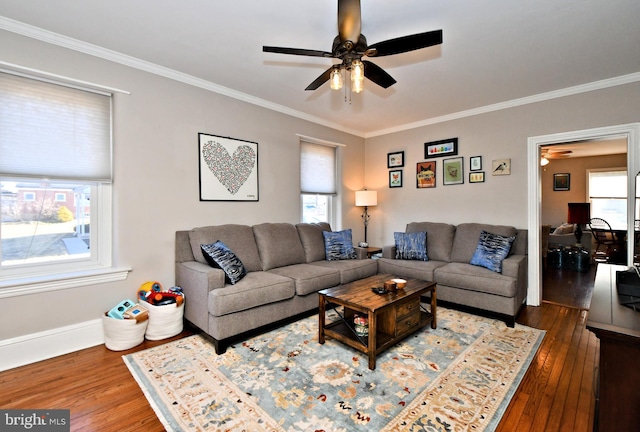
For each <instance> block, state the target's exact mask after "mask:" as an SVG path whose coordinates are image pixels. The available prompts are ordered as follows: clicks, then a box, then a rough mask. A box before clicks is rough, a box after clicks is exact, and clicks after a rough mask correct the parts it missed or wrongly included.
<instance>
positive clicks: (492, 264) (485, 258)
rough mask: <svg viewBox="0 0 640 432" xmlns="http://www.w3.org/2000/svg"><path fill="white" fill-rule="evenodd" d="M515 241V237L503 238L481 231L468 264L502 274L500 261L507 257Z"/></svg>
mask: <svg viewBox="0 0 640 432" xmlns="http://www.w3.org/2000/svg"><path fill="white" fill-rule="evenodd" d="M515 239H516V236H515V235H514V236H511V237H505V236H501V235H498V234H492V233H488V232H486V231H482V232H481V233H480V240H478V247H477V248H476V251H475V252H474V254H473V257H471V261H470V262H469V264H473V265H477V266H480V267H484V268H487V269H489V270H491V271H494V272H497V273H502V261H503V260H504V259H505V258H506V257H507V255H509V251H510V250H511V245H512V244H513V241H514V240H515Z"/></svg>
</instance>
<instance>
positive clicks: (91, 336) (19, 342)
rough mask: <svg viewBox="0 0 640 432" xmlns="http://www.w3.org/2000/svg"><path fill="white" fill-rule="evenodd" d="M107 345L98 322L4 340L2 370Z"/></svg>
mask: <svg viewBox="0 0 640 432" xmlns="http://www.w3.org/2000/svg"><path fill="white" fill-rule="evenodd" d="M102 343H104V333H103V330H102V320H101V319H96V320H91V321H85V322H82V323H78V324H73V325H70V326H66V327H59V328H55V329H52V330H47V331H43V332H39V333H32V334H28V335H24V336H19V337H16V338H12V339H6V340H3V341H0V371H5V370H7V369H13V368H15V367H19V366H24V365H27V364H30V363H35V362H38V361H41V360H46V359H50V358H53V357H57V356H59V355H62V354H68V353H70V352H74V351H79V350H81V349H85V348H89V347H92V346H96V345H100V344H102Z"/></svg>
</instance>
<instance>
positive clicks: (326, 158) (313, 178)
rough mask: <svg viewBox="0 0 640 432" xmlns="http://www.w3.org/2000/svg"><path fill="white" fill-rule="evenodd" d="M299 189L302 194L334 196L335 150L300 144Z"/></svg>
mask: <svg viewBox="0 0 640 432" xmlns="http://www.w3.org/2000/svg"><path fill="white" fill-rule="evenodd" d="M300 189H301V192H302V193H303V194H324V195H335V194H336V149H335V147H331V146H326V145H322V144H314V143H310V142H306V141H301V142H300Z"/></svg>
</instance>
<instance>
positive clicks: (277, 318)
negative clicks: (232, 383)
mask: <svg viewBox="0 0 640 432" xmlns="http://www.w3.org/2000/svg"><path fill="white" fill-rule="evenodd" d="M323 231H331V227H330V226H329V225H328V224H298V225H292V224H288V223H265V224H260V225H254V226H247V225H233V224H230V225H219V226H208V227H202V228H194V229H192V230H189V231H177V232H176V285H178V286H180V287H182V289H183V290H184V293H185V299H186V301H185V318H186V319H187V321H189V322H190V323H191V324H192V325H194V326H196V327H198V328H200V329H201V330H203V331H204V332H205V333H206V334H208V335H209V336H210V337H211V338H212V339H213V342H214V345H215V349H216V353H218V354H220V353H223V352H224V351H225V350H226V346H227V345H228V344H229V343H230V342H231V341H232V340H233V339H240V338H242V337H243V336H244V335H245V334H246V333H248V332H251V331H254V330H256V329H260V328H265V327H267V326H270V325H274V324H276V325H277V324H278V323H279V322H283V321H285V320H287V319H291V318H293V317H296V316H298V315H301V314H304V313H308V312H310V311H313V310H317V308H318V294H317V292H318V291H319V290H321V289H324V288H330V287H334V286H337V285H340V284H344V283H349V282H352V281H354V280H358V279H362V278H365V277H369V276H372V275H374V274H376V272H377V265H376V262H375V261H373V260H369V259H346V260H332V261H327V260H326V256H325V243H324V237H323V234H322V232H323ZM218 240H220V241H222V242H224V244H225V245H227V246H228V247H229V249H231V251H232V252H233V253H234V254H235V255H236V256H237V257H238V258H239V259H240V261H241V262H242V264H243V265H244V268H245V269H246V271H247V274H246V276H244V277H243V278H242V279H241V280H240V281H238V282H236V283H235V284H233V285H232V284H230V283H228V282H227V281H226V280H225V273H224V272H223V271H222V270H221V269H219V268H214V267H212V266H210V265H209V264H208V263H207V261H206V260H205V258H204V256H203V254H202V251H201V249H200V246H201V245H207V244H212V243H214V242H216V241H218ZM356 251H357V252H358V258H366V250H364V249H358V248H356Z"/></svg>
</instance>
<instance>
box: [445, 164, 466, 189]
mask: <svg viewBox="0 0 640 432" xmlns="http://www.w3.org/2000/svg"><path fill="white" fill-rule="evenodd" d="M463 183H464V158H463V157H456V158H451V159H445V160H443V161H442V184H443V185H445V186H449V185H457V184H463Z"/></svg>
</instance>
